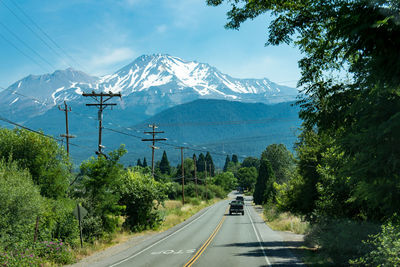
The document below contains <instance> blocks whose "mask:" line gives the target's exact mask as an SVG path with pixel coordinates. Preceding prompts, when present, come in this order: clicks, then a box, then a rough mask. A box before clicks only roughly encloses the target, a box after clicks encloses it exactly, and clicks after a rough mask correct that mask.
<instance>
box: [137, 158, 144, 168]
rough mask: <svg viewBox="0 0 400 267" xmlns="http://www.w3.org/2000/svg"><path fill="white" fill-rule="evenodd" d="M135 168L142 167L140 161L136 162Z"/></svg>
mask: <svg viewBox="0 0 400 267" xmlns="http://www.w3.org/2000/svg"><path fill="white" fill-rule="evenodd" d="M136 166H139V167H143V165H142V161H141V160H140V159H138V160H137V162H136Z"/></svg>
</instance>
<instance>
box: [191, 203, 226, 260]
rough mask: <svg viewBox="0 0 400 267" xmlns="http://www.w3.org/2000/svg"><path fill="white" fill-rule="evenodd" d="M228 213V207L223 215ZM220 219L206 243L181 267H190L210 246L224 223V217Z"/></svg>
mask: <svg viewBox="0 0 400 267" xmlns="http://www.w3.org/2000/svg"><path fill="white" fill-rule="evenodd" d="M227 212H228V207H227V208H226V210H225V214H226V213H227ZM225 214H224V216H223V217H222V219H221V221H220V222H219V223H218V225H217V227H216V228H215V230H214V231H213V232H212V233H211V235H210V237H209V238H208V239H207V241H206V242H205V243H204V244H203V245H202V246H201V248H200V249H199V250H198V251H197V252H196V254H195V255H194V256H193V257H192V258H191V259H190V260H189V261H188V262H187V263H186V264H185V265H183V267H190V266H192V265H193V264H194V263H195V262H196V261H197V260H198V259H199V257H200V256H201V254H203V252H204V251H205V250H206V248H207V247H208V245H210V243H211V241H212V240H213V239H214V237H215V236H216V235H217V233H218V231H219V229H221V227H222V224H223V223H224V221H225V218H226V216H225Z"/></svg>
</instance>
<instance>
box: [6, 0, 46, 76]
mask: <svg viewBox="0 0 400 267" xmlns="http://www.w3.org/2000/svg"><path fill="white" fill-rule="evenodd" d="M2 3H3V2H2ZM0 37H1V38H3V40H5V41H6V42H7V43H8V44H10V45H11V46H12V47H14V48H15V49H16V50H17V51H18V52H20V53H21V54H22V55H24V56H25V57H27V58H29V59H30V60H32V62H33V63H35V64H36V65H38V66H39V67H40V68H42V69H43V70H44V71H48V70H47V69H46V68H45V67H43V66H42V65H41V64H39V63H38V62H37V61H36V60H35V59H34V58H32V57H31V56H29V55H28V54H26V53H25V52H23V51H22V50H21V49H19V48H18V47H17V46H16V45H15V44H14V43H13V42H11V41H10V40H8V39H7V38H6V37H5V36H4V35H2V34H1V33H0Z"/></svg>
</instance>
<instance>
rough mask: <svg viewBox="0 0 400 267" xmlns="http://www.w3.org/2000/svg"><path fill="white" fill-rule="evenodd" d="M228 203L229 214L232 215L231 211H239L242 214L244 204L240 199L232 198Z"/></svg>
mask: <svg viewBox="0 0 400 267" xmlns="http://www.w3.org/2000/svg"><path fill="white" fill-rule="evenodd" d="M229 205H230V207H229V215H232V213H241V214H242V215H244V206H243V202H242V201H237V200H233V201H232V202H231V203H229Z"/></svg>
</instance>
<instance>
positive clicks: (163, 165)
mask: <svg viewBox="0 0 400 267" xmlns="http://www.w3.org/2000/svg"><path fill="white" fill-rule="evenodd" d="M160 171H161V173H162V174H170V172H171V166H170V165H169V161H168V157H167V152H165V150H164V153H163V155H162V158H161V162H160Z"/></svg>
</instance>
